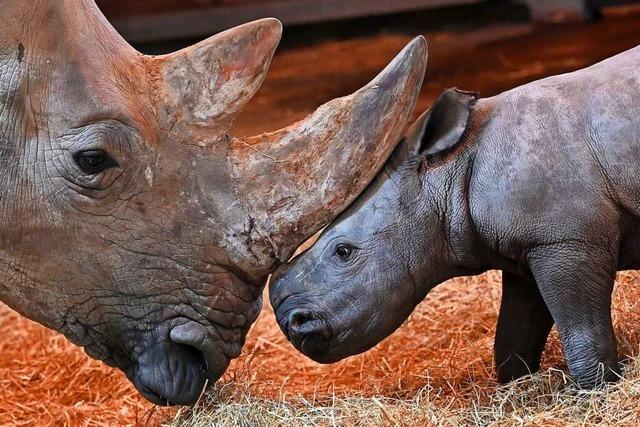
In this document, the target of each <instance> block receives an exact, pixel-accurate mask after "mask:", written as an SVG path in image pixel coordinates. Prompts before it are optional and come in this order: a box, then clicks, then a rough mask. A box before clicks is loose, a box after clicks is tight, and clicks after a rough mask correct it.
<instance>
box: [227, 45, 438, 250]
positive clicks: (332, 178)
mask: <svg viewBox="0 0 640 427" xmlns="http://www.w3.org/2000/svg"><path fill="white" fill-rule="evenodd" d="M426 65H427V43H426V40H425V39H424V37H417V38H415V39H414V40H413V41H411V42H410V43H409V44H408V45H407V46H406V47H405V48H404V50H402V52H400V53H399V54H398V56H397V57H396V58H395V59H394V60H393V61H392V62H391V64H390V65H389V66H388V67H387V68H386V69H385V70H384V71H382V73H380V75H378V76H377V77H376V78H375V79H374V80H373V81H372V82H371V83H369V84H368V85H367V86H365V87H364V88H362V89H360V90H359V91H357V92H356V93H354V94H352V95H350V96H347V97H344V98H340V99H336V100H333V101H331V102H329V103H327V104H325V105H323V106H321V107H320V108H318V109H317V110H316V111H315V112H314V113H313V114H311V115H310V116H308V117H307V118H306V119H304V120H302V121H300V122H298V123H297V124H294V125H292V126H290V127H288V128H285V129H282V130H279V131H276V132H273V133H269V134H265V135H261V136H257V137H254V138H251V139H248V140H247V139H244V140H234V141H233V142H232V150H231V155H230V161H231V167H232V179H233V180H234V185H235V187H236V191H237V196H238V198H239V199H240V201H241V202H242V203H243V204H244V205H245V207H246V209H247V210H248V213H249V215H250V216H251V217H252V218H253V220H254V223H255V227H256V228H257V231H258V233H259V234H260V236H261V239H262V241H261V242H256V241H254V244H255V245H257V246H258V247H255V246H254V250H256V249H257V250H260V251H262V255H264V256H265V257H268V258H270V259H272V260H273V261H275V262H285V261H286V260H287V259H288V258H289V257H290V256H291V254H292V252H293V251H294V250H295V249H296V247H297V246H298V245H300V244H301V243H302V242H304V240H306V239H307V238H308V237H310V236H311V235H313V234H314V233H315V232H316V231H318V230H319V229H320V228H321V227H322V226H323V225H325V224H326V223H327V222H329V221H331V220H332V219H333V218H335V217H336V216H337V215H338V214H339V213H340V212H341V211H342V210H344V209H345V208H346V207H347V206H348V205H349V204H350V203H351V202H352V201H353V200H354V199H355V198H356V197H357V196H358V195H359V194H360V193H361V192H362V191H363V190H364V188H365V187H366V186H367V185H368V184H369V183H370V182H371V180H372V179H373V178H374V177H375V175H376V174H377V173H378V172H379V170H380V168H381V167H382V165H383V164H384V163H385V161H386V159H387V158H388V156H389V155H390V154H391V152H392V151H393V149H394V148H395V146H396V144H397V142H398V141H399V140H400V136H401V132H402V131H403V130H404V128H405V126H406V124H407V121H408V120H409V118H410V115H411V112H412V111H413V108H414V106H415V103H416V100H417V98H418V95H419V92H420V89H421V86H422V81H423V79H424V73H425V69H426ZM255 253H256V254H259V252H258V251H256V252H255Z"/></svg>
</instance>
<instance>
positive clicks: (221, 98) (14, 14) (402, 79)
mask: <svg viewBox="0 0 640 427" xmlns="http://www.w3.org/2000/svg"><path fill="white" fill-rule="evenodd" d="M0 27H1V28H2V31H1V32H0V297H1V299H2V300H3V301H4V302H6V303H7V304H9V305H10V306H11V307H13V308H14V309H16V310H18V311H19V312H21V313H23V314H24V315H26V316H28V317H30V318H31V319H34V320H36V321H38V322H40V323H42V324H44V325H46V326H48V327H50V328H53V329H56V330H58V331H60V332H62V333H63V334H65V335H66V336H67V337H68V338H69V339H70V340H71V341H73V342H74V343H76V344H77V345H79V346H82V347H84V348H85V350H86V352H87V353H88V354H89V355H90V356H92V357H94V358H97V359H100V360H103V361H104V362H105V363H107V364H109V365H112V366H116V367H118V368H120V369H122V370H123V371H124V372H125V373H126V375H127V376H128V377H129V378H130V379H131V381H132V382H133V383H134V384H135V385H136V387H137V388H138V390H139V391H140V392H141V393H142V394H143V395H144V396H145V397H146V398H148V399H149V400H151V401H153V402H157V403H171V404H188V403H191V402H193V401H194V400H195V399H196V398H197V396H198V395H199V393H200V391H201V389H202V388H203V385H204V384H205V381H206V379H209V380H210V381H215V380H216V379H218V378H219V376H220V375H221V374H222V373H223V372H224V370H225V369H226V368H227V366H228V364H229V360H230V359H232V358H233V357H236V356H237V355H238V353H239V351H240V349H241V347H242V344H243V341H244V337H245V334H246V332H247V330H248V328H249V326H250V325H251V323H252V322H253V321H254V320H255V318H256V316H257V314H258V312H259V310H260V307H261V292H262V288H263V283H264V281H265V278H266V276H267V275H268V274H269V273H270V272H271V271H272V270H274V269H275V268H276V267H277V266H278V265H279V264H280V263H282V262H284V261H285V260H287V258H289V256H290V255H291V253H292V252H293V250H294V249H295V248H296V246H297V245H299V244H300V243H301V242H303V241H304V240H305V238H307V237H308V236H309V235H311V234H313V233H314V232H315V231H317V230H318V229H319V228H320V227H321V226H322V225H324V224H325V223H327V222H328V221H330V220H331V219H332V218H333V217H335V216H336V215H337V214H338V213H339V212H340V211H341V210H343V209H344V208H345V207H346V206H347V205H349V203H351V202H352V201H353V199H354V198H355V197H356V196H357V195H358V193H360V192H361V191H362V190H363V189H364V187H365V186H366V185H367V184H368V183H369V181H370V180H371V179H372V178H373V177H374V176H375V174H376V173H377V171H378V170H379V168H380V167H381V166H382V164H383V163H384V161H385V159H386V158H387V156H388V155H389V154H390V152H391V150H392V149H393V147H394V145H395V143H396V142H397V141H398V139H399V137H400V132H401V131H402V128H403V127H404V126H405V123H406V121H407V118H408V116H409V114H410V112H411V111H412V109H413V106H414V102H415V98H416V96H417V93H418V91H419V88H420V85H421V82H422V78H423V74H424V67H425V63H426V44H425V42H424V40H423V39H417V40H415V41H414V42H412V43H411V44H410V45H409V46H408V47H407V48H406V49H405V50H404V51H403V52H402V53H401V54H400V55H399V57H398V58H396V59H395V60H394V62H393V63H392V64H391V65H390V66H389V67H388V68H387V69H386V70H385V71H384V72H383V73H382V74H381V75H380V76H378V78H376V80H374V81H373V82H372V83H371V84H370V85H368V86H367V87H365V88H364V89H362V90H360V91H358V92H357V93H355V94H354V95H352V96H350V97H347V98H343V99H339V100H335V101H333V102H331V103H329V104H327V105H325V106H322V107H321V108H320V109H319V110H318V111H316V112H315V113H314V114H313V115H311V116H310V117H308V118H307V119H305V120H304V121H302V122H300V123H298V124H296V125H293V126H292V127H290V128H287V129H284V130H281V131H278V132H274V133H270V134H267V135H263V136H259V137H253V138H247V139H236V138H232V137H229V136H228V135H227V134H226V131H227V129H228V128H229V126H230V124H231V122H232V120H233V118H234V116H235V115H236V113H237V112H238V111H239V110H240V109H241V107H242V106H243V105H244V104H245V103H246V102H247V101H248V100H249V99H250V98H251V97H252V95H253V94H254V93H255V92H256V90H257V89H258V88H259V86H260V84H261V83H262V81H263V79H264V76H265V74H266V72H267V68H268V65H269V63H270V60H271V57H272V55H273V52H274V50H275V47H276V45H277V43H278V41H279V38H280V35H281V25H280V23H279V22H278V21H276V20H273V19H267V20H262V21H257V22H254V23H250V24H247V25H243V26H240V27H237V28H234V29H232V30H229V31H227V32H224V33H221V34H219V35H217V36H214V37H212V38H210V39H208V40H206V41H204V42H202V43H199V44H197V45H195V46H193V47H190V48H187V49H185V50H182V51H179V52H176V53H173V54H170V55H166V56H159V57H151V56H145V55H142V54H140V53H139V52H137V51H135V50H134V49H133V48H132V47H130V46H129V45H128V44H127V43H126V42H125V41H124V40H123V39H122V38H121V37H120V36H119V35H118V34H117V33H116V32H115V30H113V28H112V27H111V26H110V25H109V24H108V22H107V21H106V20H105V19H104V17H103V16H102V14H101V13H100V11H99V10H98V8H97V7H96V6H95V4H94V3H93V2H92V1H91V0H39V1H38V0H3V1H2V4H1V7H0Z"/></svg>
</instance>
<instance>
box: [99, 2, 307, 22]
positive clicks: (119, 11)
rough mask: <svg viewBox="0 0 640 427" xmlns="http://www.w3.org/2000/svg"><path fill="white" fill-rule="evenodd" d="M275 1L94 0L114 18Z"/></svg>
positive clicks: (105, 12)
mask: <svg viewBox="0 0 640 427" xmlns="http://www.w3.org/2000/svg"><path fill="white" fill-rule="evenodd" d="M276 1H282V0H153V1H149V0H127V1H123V0H96V3H98V6H100V9H102V11H103V12H104V14H105V15H107V16H108V17H109V18H111V19H114V18H123V17H126V18H130V17H133V16H143V15H157V14H161V13H171V12H177V11H184V10H199V9H209V8H214V7H238V6H247V5H252V4H264V3H273V2H276ZM289 1H296V0H289Z"/></svg>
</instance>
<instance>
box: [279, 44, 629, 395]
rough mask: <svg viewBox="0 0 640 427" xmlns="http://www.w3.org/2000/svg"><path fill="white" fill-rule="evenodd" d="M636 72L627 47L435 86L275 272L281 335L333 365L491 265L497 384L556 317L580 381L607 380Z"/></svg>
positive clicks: (535, 364) (519, 365) (625, 263)
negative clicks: (501, 80) (498, 296)
mask: <svg viewBox="0 0 640 427" xmlns="http://www.w3.org/2000/svg"><path fill="white" fill-rule="evenodd" d="M638 70H640V47H639V48H635V49H632V50H630V51H627V52H624V53H622V54H620V55H618V56H615V57H613V58H610V59H608V60H606V61H604V62H601V63H599V64H596V65H594V66H592V67H590V68H586V69H584V70H580V71H577V72H574V73H570V74H565V75H560V76H555V77H551V78H547V79H544V80H540V81H536V82H533V83H530V84H527V85H524V86H521V87H518V88H516V89H513V90H510V91H508V92H505V93H503V94H501V95H498V96H496V97H493V98H487V99H476V96H475V95H474V94H471V93H466V92H460V91H457V90H449V91H447V92H445V93H444V94H443V95H442V97H441V98H440V99H439V100H438V101H437V102H436V103H435V104H434V106H433V107H432V109H431V110H430V111H429V112H428V113H426V114H425V115H423V116H422V117H421V118H420V119H419V120H418V121H417V122H416V123H415V124H414V125H413V127H412V128H411V129H410V130H409V131H408V132H407V136H406V138H405V140H404V141H403V142H402V144H401V146H400V147H399V148H398V149H397V150H396V152H395V153H394V154H393V156H392V158H391V160H390V161H389V163H388V164H387V166H386V167H385V169H384V171H383V172H381V173H380V175H379V176H378V177H377V178H376V180H375V182H374V183H373V184H372V185H371V186H370V187H369V188H368V189H367V190H366V191H365V193H363V195H362V196H360V197H359V198H358V199H357V200H356V202H355V203H354V204H353V205H352V206H351V207H349V208H348V209H347V211H345V212H344V213H343V214H342V215H341V216H340V217H338V219H336V220H335V222H333V223H332V224H331V225H330V226H328V227H327V229H326V230H325V231H324V232H323V233H322V235H321V236H320V238H319V240H318V241H317V243H316V244H315V245H314V246H313V247H312V248H310V249H309V250H307V251H306V252H304V253H303V254H301V255H300V256H299V257H297V258H295V259H294V260H293V261H292V262H291V263H290V264H288V265H285V266H282V267H281V268H280V269H279V270H278V271H277V272H276V274H275V275H274V278H273V281H272V284H271V289H270V292H271V302H272V304H273V307H274V309H275V310H276V315H277V320H278V323H279V324H280V326H281V328H282V329H283V331H284V332H285V333H286V334H287V335H288V337H289V339H290V340H291V341H292V342H293V343H294V345H295V346H296V347H297V348H298V349H300V350H301V351H302V352H304V353H305V354H306V355H308V356H309V357H311V358H313V359H314V360H316V361H319V362H324V363H328V362H335V361H337V360H339V359H341V358H344V357H347V356H350V355H353V354H356V353H360V352H363V351H365V350H367V349H369V348H371V347H372V346H374V345H375V344H377V343H378V342H380V341H381V340H382V339H384V338H385V337H386V336H388V335H389V334H391V333H392V332H393V331H394V330H395V329H396V328H398V327H399V326H400V325H401V323H402V322H403V321H404V320H405V319H406V318H407V316H408V315H409V314H410V313H411V312H412V310H413V309H414V307H415V306H416V305H417V304H418V303H419V302H420V301H421V300H422V299H424V298H425V297H426V295H427V293H428V292H429V290H431V289H432V288H433V287H434V286H436V285H437V284H439V283H441V282H443V281H445V280H447V279H449V278H452V277H456V276H462V275H470V274H477V273H480V272H483V271H486V270H488V269H501V270H502V272H503V296H502V304H501V308H500V315H499V320H498V326H497V332H496V337H495V365H496V369H497V373H498V378H499V380H500V381H501V382H505V381H509V380H511V379H514V378H518V377H521V376H523V375H526V374H528V373H530V372H534V371H536V370H538V369H539V364H540V357H541V354H542V352H543V349H544V345H545V342H546V339H547V336H548V334H549V331H550V329H551V327H552V325H553V324H554V323H555V324H556V325H557V327H558V330H559V333H560V337H561V340H562V344H563V348H564V354H565V357H566V360H567V362H568V366H569V370H570V373H571V375H572V376H573V377H574V379H575V380H577V382H578V384H579V385H581V386H583V387H593V386H595V385H597V384H599V383H600V382H601V381H614V380H616V379H617V378H618V375H619V366H618V359H617V352H616V341H615V337H614V332H613V328H612V323H611V292H612V288H613V284H614V277H615V274H616V271H617V270H623V269H636V268H640V178H639V174H638V168H639V167H640V119H639V118H638V117H639V114H640V71H638ZM471 315H472V314H471Z"/></svg>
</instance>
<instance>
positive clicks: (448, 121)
mask: <svg viewBox="0 0 640 427" xmlns="http://www.w3.org/2000/svg"><path fill="white" fill-rule="evenodd" d="M477 100H478V94H477V93H475V92H465V91H462V90H458V89H456V88H453V89H447V90H445V91H444V92H443V93H442V94H441V95H440V97H439V98H438V99H437V100H436V102H435V103H434V104H433V106H432V107H431V108H430V109H429V110H428V111H426V112H425V113H424V114H422V116H420V117H419V118H418V120H416V122H415V123H414V124H413V125H412V126H411V128H410V129H409V131H408V132H407V136H406V139H407V141H406V144H407V147H406V150H407V151H410V154H414V155H418V154H419V155H427V156H432V155H437V154H442V153H444V152H446V151H448V150H451V149H452V148H453V147H455V146H456V145H457V144H458V143H459V142H460V140H461V138H462V135H463V134H464V132H465V131H466V130H467V126H468V125H469V118H470V117H471V109H472V108H473V105H474V104H475V103H476V101H477ZM407 154H409V153H407Z"/></svg>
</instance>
